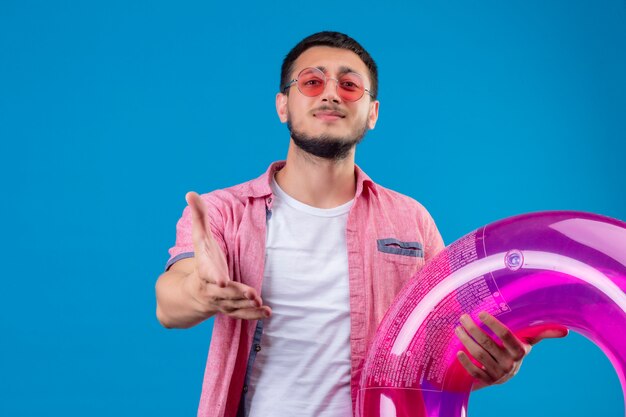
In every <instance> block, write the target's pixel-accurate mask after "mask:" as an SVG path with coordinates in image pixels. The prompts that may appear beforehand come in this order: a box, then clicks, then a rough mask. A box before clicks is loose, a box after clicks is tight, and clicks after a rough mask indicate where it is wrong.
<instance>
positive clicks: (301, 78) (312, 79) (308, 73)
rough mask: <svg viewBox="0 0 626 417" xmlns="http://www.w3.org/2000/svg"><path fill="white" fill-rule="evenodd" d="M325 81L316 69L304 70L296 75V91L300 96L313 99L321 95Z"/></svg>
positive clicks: (321, 73)
mask: <svg viewBox="0 0 626 417" xmlns="http://www.w3.org/2000/svg"><path fill="white" fill-rule="evenodd" d="M325 84H326V79H325V77H324V73H323V72H322V71H320V70H318V69H317V68H306V69H304V70H303V71H302V72H301V73H300V74H299V75H298V89H299V90H300V92H301V93H302V94H304V95H305V96H309V97H315V96H318V95H320V94H322V91H324V86H325Z"/></svg>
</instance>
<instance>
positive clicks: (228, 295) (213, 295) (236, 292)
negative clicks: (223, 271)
mask: <svg viewBox="0 0 626 417" xmlns="http://www.w3.org/2000/svg"><path fill="white" fill-rule="evenodd" d="M205 291H206V295H207V297H209V299H210V300H211V301H212V302H214V303H218V302H220V301H222V300H248V301H251V300H250V298H248V297H246V295H245V294H244V293H243V292H242V290H241V289H240V288H237V287H235V286H233V285H232V281H231V282H229V285H227V286H226V287H220V286H219V285H217V284H213V283H207V285H206V289H205ZM257 307H260V305H259V306H257Z"/></svg>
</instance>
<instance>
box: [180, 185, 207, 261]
mask: <svg viewBox="0 0 626 417" xmlns="http://www.w3.org/2000/svg"><path fill="white" fill-rule="evenodd" d="M185 200H187V204H188V205H189V209H190V210H191V238H192V240H193V245H194V249H195V250H196V252H202V250H204V248H205V245H206V243H207V240H208V239H211V238H212V236H211V233H209V232H210V228H209V227H207V212H206V207H205V205H204V201H202V198H201V197H200V196H199V195H198V193H196V192H194V191H190V192H188V193H187V194H186V195H185Z"/></svg>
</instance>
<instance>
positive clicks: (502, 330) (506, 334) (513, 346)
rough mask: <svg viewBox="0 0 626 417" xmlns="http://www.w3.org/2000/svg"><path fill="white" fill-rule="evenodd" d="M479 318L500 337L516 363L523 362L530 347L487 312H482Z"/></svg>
mask: <svg viewBox="0 0 626 417" xmlns="http://www.w3.org/2000/svg"><path fill="white" fill-rule="evenodd" d="M478 318H479V319H480V321H482V322H483V323H485V325H486V326H487V327H489V328H490V329H491V331H492V332H493V333H494V334H495V335H496V336H498V338H499V339H500V340H501V341H502V345H503V346H504V348H505V349H506V350H507V351H508V352H509V355H510V356H511V358H512V359H513V360H514V361H519V360H522V358H523V357H524V356H525V355H526V353H528V352H529V350H530V349H529V346H528V345H526V344H525V343H524V342H522V341H521V340H519V339H518V338H517V336H515V334H513V332H512V331H511V330H510V329H509V328H508V327H506V326H505V325H504V324H502V322H500V320H498V319H496V318H495V317H494V316H492V315H491V314H489V313H487V312H486V311H481V312H480V314H478Z"/></svg>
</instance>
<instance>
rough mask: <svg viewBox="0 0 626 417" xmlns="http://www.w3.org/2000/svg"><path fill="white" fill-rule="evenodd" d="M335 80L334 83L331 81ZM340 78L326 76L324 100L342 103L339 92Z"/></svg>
mask: <svg viewBox="0 0 626 417" xmlns="http://www.w3.org/2000/svg"><path fill="white" fill-rule="evenodd" d="M331 81H334V83H331ZM338 86H339V80H338V79H336V78H326V85H324V91H323V92H322V101H332V102H333V103H341V97H340V96H339V94H338V93H337V88H338Z"/></svg>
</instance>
